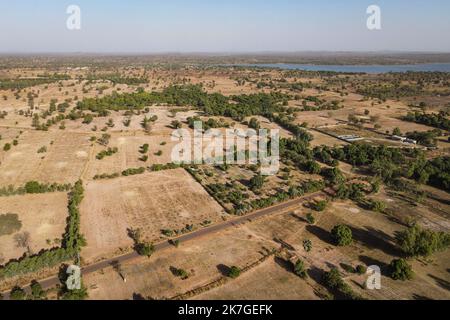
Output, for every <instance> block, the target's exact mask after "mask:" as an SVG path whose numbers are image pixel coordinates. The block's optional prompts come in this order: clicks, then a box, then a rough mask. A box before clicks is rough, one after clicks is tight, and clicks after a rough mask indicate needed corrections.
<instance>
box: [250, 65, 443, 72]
mask: <svg viewBox="0 0 450 320" xmlns="http://www.w3.org/2000/svg"><path fill="white" fill-rule="evenodd" d="M242 66H253V67H265V68H279V69H285V70H305V71H334V72H352V73H354V72H360V73H361V72H362V73H388V72H408V71H416V72H428V71H431V72H434V71H441V72H450V63H425V64H403V65H313V64H287V63H275V64H245V65H242Z"/></svg>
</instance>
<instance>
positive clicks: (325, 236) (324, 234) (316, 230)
mask: <svg viewBox="0 0 450 320" xmlns="http://www.w3.org/2000/svg"><path fill="white" fill-rule="evenodd" d="M306 231H308V232H310V233H312V234H313V235H315V236H316V237H317V238H319V239H320V240H322V241H323V242H326V243H328V244H331V245H334V242H333V239H332V238H331V234H330V233H329V232H328V231H326V230H324V229H322V228H320V227H318V226H311V225H308V226H306Z"/></svg>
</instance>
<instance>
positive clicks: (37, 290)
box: [30, 280, 45, 300]
mask: <svg viewBox="0 0 450 320" xmlns="http://www.w3.org/2000/svg"><path fill="white" fill-rule="evenodd" d="M30 287H31V296H32V297H33V299H34V300H41V299H44V298H45V291H44V290H43V289H42V286H41V284H40V283H39V282H37V281H35V280H34V281H32V282H31V285H30Z"/></svg>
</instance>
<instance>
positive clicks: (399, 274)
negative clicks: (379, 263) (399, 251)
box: [389, 259, 413, 281]
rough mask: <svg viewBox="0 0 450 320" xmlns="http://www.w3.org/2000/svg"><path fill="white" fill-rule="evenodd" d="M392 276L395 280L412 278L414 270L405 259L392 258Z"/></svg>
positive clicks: (390, 267) (390, 266)
mask: <svg viewBox="0 0 450 320" xmlns="http://www.w3.org/2000/svg"><path fill="white" fill-rule="evenodd" d="M389 269H390V273H391V278H392V279H394V280H402V281H405V280H411V279H412V278H413V271H412V267H411V265H409V264H408V263H407V262H406V260H405V259H395V260H392V262H391V264H390V265H389Z"/></svg>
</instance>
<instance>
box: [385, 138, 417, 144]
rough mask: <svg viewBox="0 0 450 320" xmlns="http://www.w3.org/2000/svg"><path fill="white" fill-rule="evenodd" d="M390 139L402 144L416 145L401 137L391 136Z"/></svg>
mask: <svg viewBox="0 0 450 320" xmlns="http://www.w3.org/2000/svg"><path fill="white" fill-rule="evenodd" d="M390 139H392V140H395V141H401V142H403V143H409V144H417V141H416V140H413V139H409V138H406V137H401V136H391V137H390Z"/></svg>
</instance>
